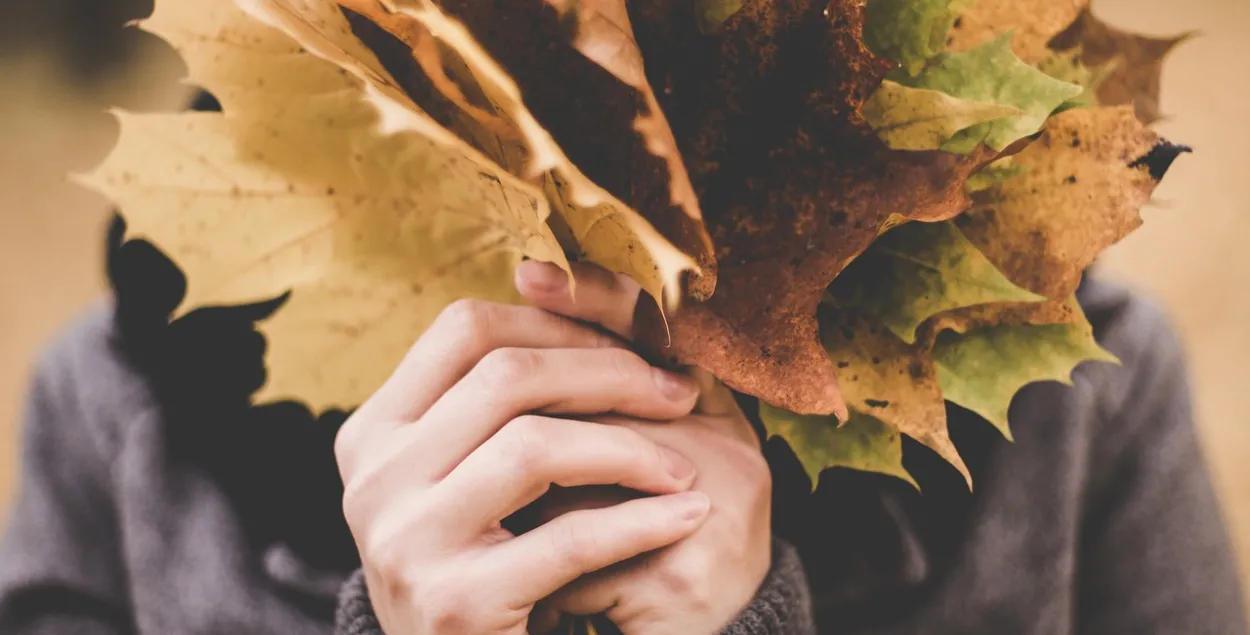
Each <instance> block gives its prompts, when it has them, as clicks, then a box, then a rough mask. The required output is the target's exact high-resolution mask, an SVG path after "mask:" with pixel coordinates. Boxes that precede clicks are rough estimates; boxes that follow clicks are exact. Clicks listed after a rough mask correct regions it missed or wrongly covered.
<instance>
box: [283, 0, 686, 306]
mask: <svg viewBox="0 0 1250 635" xmlns="http://www.w3.org/2000/svg"><path fill="white" fill-rule="evenodd" d="M272 1H279V0H272ZM280 1H283V2H293V1H295V0H280ZM303 1H304V2H312V1H314V0H303ZM341 4H343V6H345V7H348V8H350V9H351V10H353V11H355V12H357V13H359V14H361V15H363V16H365V17H367V18H369V19H371V20H372V21H374V22H375V23H376V24H378V26H380V27H382V28H383V29H386V30H387V31H389V32H390V33H391V34H392V35H394V36H395V37H397V38H399V39H400V40H402V41H404V42H405V43H406V44H408V45H409V46H410V47H411V48H412V49H413V52H414V57H415V58H416V61H417V62H418V63H419V64H420V65H421V66H422V68H423V69H425V70H426V74H427V75H429V76H430V77H445V76H453V77H455V78H456V81H455V82H440V81H435V82H434V84H435V86H436V87H438V88H439V89H440V90H442V91H443V92H444V94H445V95H446V96H447V97H448V98H449V99H451V100H452V101H453V102H457V103H460V102H462V101H463V99H462V98H461V96H460V95H457V94H456V93H457V92H459V89H457V90H456V91H453V92H452V93H451V94H448V91H449V89H450V88H451V87H452V86H458V85H461V84H468V85H472V86H473V88H474V89H475V90H476V91H480V93H481V97H482V98H483V99H484V100H485V102H486V104H485V105H480V104H479V105H478V107H479V108H481V109H482V110H485V111H487V112H486V113H485V114H486V115H487V116H488V117H490V119H491V120H492V121H493V122H495V123H496V124H500V125H504V126H506V127H507V129H508V130H507V132H508V135H507V137H508V139H502V138H501V139H496V140H495V145H496V146H497V148H496V149H495V150H494V151H493V152H491V156H492V157H493V158H495V159H496V160H497V161H500V162H501V164H503V165H504V166H505V167H508V168H509V169H511V170H512V171H513V172H514V173H515V174H516V175H517V176H519V177H520V178H523V179H526V180H535V179H541V180H543V181H544V183H545V190H546V192H547V195H548V197H549V199H550V200H551V203H552V206H553V207H554V208H555V209H556V211H558V212H559V213H560V215H561V219H562V221H563V223H564V224H565V225H567V227H568V229H569V233H570V236H571V238H572V239H573V240H574V241H575V243H576V244H575V245H572V247H573V248H574V249H575V250H576V251H577V252H578V254H579V256H581V257H582V259H583V260H586V261H588V262H592V263H595V264H598V265H600V266H603V267H605V268H607V269H610V270H612V271H616V272H619V273H624V274H627V275H629V276H630V277H632V278H633V279H634V280H636V281H638V283H639V284H640V285H641V286H642V288H643V289H645V290H646V291H647V292H648V293H650V294H651V295H652V296H654V297H655V298H656V299H657V300H659V301H661V302H662V304H663V305H664V306H666V307H669V308H672V307H675V306H676V305H677V303H678V301H679V299H680V297H681V293H682V288H681V278H682V274H683V273H684V272H687V271H692V272H697V271H699V266H698V265H697V264H696V262H695V260H694V259H693V258H692V257H691V256H690V255H688V254H686V253H684V252H683V251H682V250H680V249H678V248H677V247H676V246H674V245H673V243H671V242H670V241H669V240H668V239H667V238H665V237H664V236H662V235H661V234H660V233H659V232H658V231H657V230H656V229H655V227H654V226H652V225H651V223H649V222H648V221H647V220H646V219H645V218H643V217H642V216H641V215H640V214H639V213H638V212H637V211H635V210H633V209H631V208H630V207H629V205H627V204H625V203H624V202H622V201H621V200H619V199H618V198H616V197H615V196H613V195H612V194H611V193H609V192H608V191H607V190H605V189H603V188H602V187H600V186H599V185H598V184H596V183H594V182H593V181H592V180H591V179H590V178H589V177H587V176H586V175H585V174H584V173H583V172H582V171H581V170H580V169H579V168H578V167H577V166H576V165H574V163H573V162H572V160H570V159H569V158H568V156H567V155H566V154H565V153H564V151H563V150H562V149H561V148H560V147H559V145H558V144H557V143H556V141H555V140H554V139H553V138H552V136H551V134H550V133H548V132H547V131H546V130H545V129H544V128H543V127H542V126H541V125H540V124H539V123H538V121H537V119H535V117H534V115H533V114H532V113H531V112H530V110H529V109H528V108H527V107H526V105H525V103H524V100H523V98H522V95H521V90H520V88H519V87H518V86H517V84H516V82H515V81H514V80H513V79H512V78H511V77H510V76H509V75H508V74H507V72H506V71H505V70H504V69H503V68H502V67H501V66H500V65H499V64H498V63H497V62H496V61H495V60H494V59H492V58H491V56H490V54H489V53H487V52H486V50H485V49H483V48H482V46H481V45H480V44H479V43H478V42H477V41H476V40H475V39H474V38H473V35H472V34H471V33H470V32H469V31H468V29H467V28H465V26H464V25H463V24H461V23H460V22H459V21H457V20H456V19H455V18H453V17H451V16H449V15H447V14H446V13H444V12H443V11H442V10H441V9H440V8H439V7H438V6H437V5H436V4H435V3H433V2H430V1H429V0H343V1H342V2H341ZM397 17H399V18H406V20H404V19H400V20H397V19H396V18H397ZM422 37H432V38H434V40H437V42H438V44H441V45H442V46H441V48H435V49H431V48H429V47H428V46H422V42H421V41H420V38H422ZM464 123H465V124H466V125H468V124H470V120H464ZM479 126H480V123H479ZM474 128H477V129H469V130H465V129H462V128H456V131H457V132H458V133H460V134H461V135H462V136H466V137H471V138H472V137H475V138H477V139H479V140H480V139H481V137H482V135H483V132H484V131H483V130H481V129H480V127H478V126H474ZM486 136H488V137H489V136H491V135H489V134H487V135H486ZM511 140H516V141H517V142H519V143H511V144H509V143H508V142H509V141H511Z"/></svg>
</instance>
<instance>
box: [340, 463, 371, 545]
mask: <svg viewBox="0 0 1250 635" xmlns="http://www.w3.org/2000/svg"><path fill="white" fill-rule="evenodd" d="M374 480H375V479H374V478H372V477H370V476H368V475H366V476H364V477H363V478H355V479H352V480H351V481H350V482H348V483H345V484H344V486H343V519H344V520H345V521H347V526H348V528H349V529H351V530H352V532H353V533H356V532H359V531H361V530H362V529H363V528H364V527H366V526H368V524H369V521H370V520H371V519H372V517H373V510H374V509H375V507H376V505H375V504H374V499H375V496H373V495H372V492H373V488H372V487H371V485H372V483H373V481H374Z"/></svg>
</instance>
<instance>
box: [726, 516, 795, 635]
mask: <svg viewBox="0 0 1250 635" xmlns="http://www.w3.org/2000/svg"><path fill="white" fill-rule="evenodd" d="M721 635H816V622H815V620H814V619H813V618H812V594H811V589H810V588H809V587H808V585H807V575H806V574H805V573H804V572H803V563H802V562H801V561H800V560H799V554H798V552H797V551H795V549H794V547H791V546H790V545H789V544H787V543H785V542H782V541H780V540H773V565H772V568H771V569H770V570H769V571H768V577H767V578H765V579H764V584H763V585H761V586H760V590H759V591H758V592H756V594H755V599H754V600H751V603H750V604H748V605H747V607H746V608H745V609H743V611H742V613H740V614H738V617H736V618H734V621H733V622H731V623H730V624H729V626H727V627H725V629H724V630H722V631H721Z"/></svg>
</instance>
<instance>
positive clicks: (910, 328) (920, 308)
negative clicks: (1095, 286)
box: [829, 223, 1043, 344]
mask: <svg viewBox="0 0 1250 635" xmlns="http://www.w3.org/2000/svg"><path fill="white" fill-rule="evenodd" d="M829 294H830V296H832V298H833V299H834V301H836V302H837V304H838V305H840V306H845V307H849V308H855V309H858V310H860V311H862V312H864V313H865V314H867V315H869V316H871V317H872V318H873V319H875V320H877V321H878V322H880V323H881V324H882V325H884V326H885V327H886V328H888V329H889V330H890V331H891V332H893V333H894V334H895V335H897V336H898V337H900V338H902V340H903V341H904V342H907V343H908V344H911V343H913V342H915V341H916V327H918V326H920V324H921V323H922V322H924V321H925V320H927V319H929V318H930V317H932V316H934V315H937V314H938V313H941V312H943V311H949V310H951V309H957V308H961V307H966V306H973V305H977V304H989V303H992V302H1036V301H1040V300H1042V299H1043V298H1042V297H1041V296H1038V295H1035V294H1033V293H1030V292H1028V291H1025V290H1024V289H1021V288H1020V287H1017V286H1016V285H1014V284H1012V283H1011V281H1009V280H1008V279H1007V278H1006V277H1005V276H1003V274H1002V273H1001V272H999V270H998V269H997V268H995V266H994V264H993V263H991V262H990V261H989V259H987V258H986V257H985V256H984V255H982V254H981V252H980V251H979V250H977V248H976V247H975V246H974V245H973V244H972V242H970V241H969V240H968V239H967V238H965V237H964V235H963V234H962V233H961V232H960V231H959V230H958V229H957V228H955V227H954V225H952V224H950V223H907V224H905V225H901V226H899V227H897V228H895V229H893V230H891V231H889V232H887V233H886V234H885V235H883V236H882V237H881V238H880V239H878V240H877V241H876V242H874V243H873V244H872V246H871V247H869V248H868V251H866V252H864V254H863V255H861V256H860V257H859V258H857V259H856V260H855V261H854V262H852V263H851V265H850V266H849V267H847V268H846V270H845V271H843V272H842V275H840V276H838V277H837V279H835V280H834V281H833V284H832V285H830V287H829Z"/></svg>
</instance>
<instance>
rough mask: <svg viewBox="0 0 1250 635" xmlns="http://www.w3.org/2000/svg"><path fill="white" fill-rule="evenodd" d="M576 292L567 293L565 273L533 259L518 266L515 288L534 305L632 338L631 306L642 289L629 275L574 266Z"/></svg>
mask: <svg viewBox="0 0 1250 635" xmlns="http://www.w3.org/2000/svg"><path fill="white" fill-rule="evenodd" d="M573 273H574V276H575V277H576V278H577V292H576V294H572V293H570V292H569V286H568V274H566V273H565V272H564V271H563V270H561V269H560V268H559V267H557V266H555V265H553V264H550V263H546V262H538V261H536V260H527V261H525V262H522V263H521V264H520V265H518V266H517V269H516V287H517V290H518V291H520V292H521V295H522V296H524V297H525V299H527V300H529V301H530V302H532V303H533V304H534V306H536V307H538V308H541V309H545V310H547V311H551V312H553V313H559V314H560V315H565V316H568V317H571V318H574V319H577V320H582V321H584V322H591V323H593V324H598V325H600V326H602V327H603V328H605V329H607V330H609V331H611V332H613V333H615V334H617V335H619V336H621V337H623V338H625V339H631V338H632V337H633V336H634V307H635V306H637V304H638V297H639V294H640V293H641V291H642V287H640V286H638V283H636V282H634V281H633V279H631V278H630V277H629V276H626V275H624V274H618V273H612V272H610V271H608V270H607V269H603V268H602V267H597V266H595V265H590V264H585V263H575V264H574V265H573Z"/></svg>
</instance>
